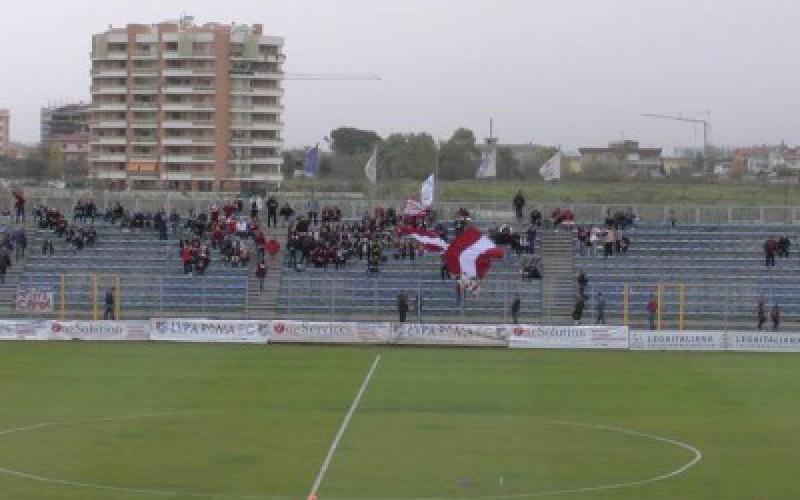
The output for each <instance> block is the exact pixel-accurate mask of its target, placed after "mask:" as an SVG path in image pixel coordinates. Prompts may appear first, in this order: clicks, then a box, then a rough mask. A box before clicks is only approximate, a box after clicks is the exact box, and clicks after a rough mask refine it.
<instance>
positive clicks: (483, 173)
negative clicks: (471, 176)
mask: <svg viewBox="0 0 800 500" xmlns="http://www.w3.org/2000/svg"><path fill="white" fill-rule="evenodd" d="M496 176H497V148H494V147H493V148H492V149H490V150H489V151H484V152H483V153H481V162H480V163H479V164H478V171H477V172H476V174H475V177H477V178H478V179H483V178H485V177H496Z"/></svg>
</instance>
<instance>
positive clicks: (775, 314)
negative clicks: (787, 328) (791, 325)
mask: <svg viewBox="0 0 800 500" xmlns="http://www.w3.org/2000/svg"><path fill="white" fill-rule="evenodd" d="M769 317H770V319H771V320H772V329H773V330H774V331H776V332H777V331H778V329H779V328H780V326H781V308H780V307H778V304H777V303H776V304H775V305H774V306H772V310H771V311H770V312H769Z"/></svg>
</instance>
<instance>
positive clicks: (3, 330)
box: [0, 320, 45, 340]
mask: <svg viewBox="0 0 800 500" xmlns="http://www.w3.org/2000/svg"><path fill="white" fill-rule="evenodd" d="M35 325H36V322H34V321H31V320H0V340H45V339H40V338H39V337H38V336H37V335H36V327H35Z"/></svg>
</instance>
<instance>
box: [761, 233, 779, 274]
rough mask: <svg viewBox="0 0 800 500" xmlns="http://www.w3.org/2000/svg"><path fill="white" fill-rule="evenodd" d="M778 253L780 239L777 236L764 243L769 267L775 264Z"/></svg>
mask: <svg viewBox="0 0 800 500" xmlns="http://www.w3.org/2000/svg"><path fill="white" fill-rule="evenodd" d="M776 253H778V241H777V240H776V239H775V238H773V237H770V238H769V239H768V240H767V241H766V243H764V254H765V256H766V266H767V267H774V266H775V254H776Z"/></svg>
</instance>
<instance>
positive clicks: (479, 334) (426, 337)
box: [392, 323, 509, 347]
mask: <svg viewBox="0 0 800 500" xmlns="http://www.w3.org/2000/svg"><path fill="white" fill-rule="evenodd" d="M508 334H509V326H508V325H457V324H456V325H448V324H425V323H392V341H393V342H394V343H396V344H409V345H422V344H430V345H463V346H498V347H499V346H503V347H504V346H505V345H506V343H507V341H508Z"/></svg>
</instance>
